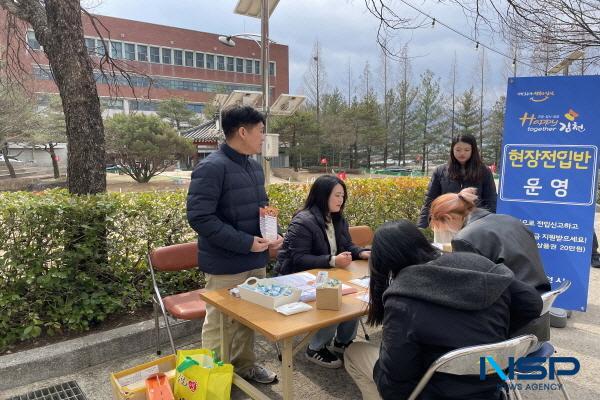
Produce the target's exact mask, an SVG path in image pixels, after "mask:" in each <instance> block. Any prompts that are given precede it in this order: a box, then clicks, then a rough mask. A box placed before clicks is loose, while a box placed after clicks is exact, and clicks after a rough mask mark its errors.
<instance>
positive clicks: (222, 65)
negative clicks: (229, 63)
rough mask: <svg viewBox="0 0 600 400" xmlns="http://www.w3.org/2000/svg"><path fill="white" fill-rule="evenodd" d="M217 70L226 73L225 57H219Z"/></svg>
mask: <svg viewBox="0 0 600 400" xmlns="http://www.w3.org/2000/svg"><path fill="white" fill-rule="evenodd" d="M217 69H218V70H219V71H225V57H223V56H217Z"/></svg>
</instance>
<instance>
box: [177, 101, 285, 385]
mask: <svg viewBox="0 0 600 400" xmlns="http://www.w3.org/2000/svg"><path fill="white" fill-rule="evenodd" d="M221 119H222V122H221V123H222V127H223V131H224V133H225V143H224V144H222V145H221V147H220V148H219V150H218V151H216V152H214V153H212V154H211V155H209V156H208V157H206V158H205V159H204V160H202V161H201V162H200V163H199V164H198V166H197V167H196V168H195V169H194V172H193V173H192V181H191V183H190V188H189V192H188V197H187V217H188V221H189V223H190V225H191V227H192V228H193V229H194V230H195V231H196V232H197V233H198V265H199V266H200V270H201V271H203V272H204V276H205V280H206V286H205V287H206V289H208V290H214V289H221V288H225V287H234V286H236V285H238V284H241V283H243V282H244V281H246V279H247V278H249V277H257V278H264V277H265V275H266V269H265V266H266V264H267V262H268V258H269V253H268V251H267V250H268V249H269V247H271V248H273V249H276V248H278V247H279V246H281V243H282V241H283V238H281V237H279V239H278V240H276V241H274V242H272V243H269V242H268V241H267V239H264V238H262V237H261V234H260V226H259V208H260V207H264V206H266V205H267V203H268V198H267V193H266V191H265V187H264V184H265V177H264V173H263V170H262V168H261V166H260V164H259V163H258V162H256V161H255V160H253V159H251V158H250V156H251V155H254V154H259V153H260V152H261V150H262V143H263V141H264V127H265V117H264V116H263V115H262V114H261V113H259V112H258V111H256V110H255V109H254V108H252V107H248V106H246V107H239V106H236V107H233V108H229V109H227V110H224V111H223V115H222V118H221ZM225 329H227V330H228V331H229V337H231V338H232V343H231V356H232V357H231V361H232V364H233V365H234V366H235V369H236V373H238V374H239V375H241V376H242V377H244V378H245V379H251V380H254V381H256V382H260V383H271V382H273V381H274V380H275V378H276V377H277V375H276V374H275V373H273V372H271V371H269V370H267V369H266V368H264V367H262V366H259V365H256V364H255V361H256V356H255V354H254V331H253V330H252V329H250V328H248V327H246V326H244V325H242V324H240V323H239V322H237V321H228V322H227V323H226V325H225ZM220 343H221V334H220V313H219V312H218V311H217V310H216V309H215V308H214V307H211V306H210V305H207V306H206V317H205V318H204V325H203V326H202V347H204V348H207V349H211V350H214V351H215V352H216V353H217V354H219V353H220Z"/></svg>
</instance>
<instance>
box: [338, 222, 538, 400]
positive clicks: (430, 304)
mask: <svg viewBox="0 0 600 400" xmlns="http://www.w3.org/2000/svg"><path fill="white" fill-rule="evenodd" d="M370 272H371V280H370V288H369V289H370V290H369V293H370V302H369V313H368V323H370V324H372V325H379V324H382V325H383V333H382V339H381V346H380V347H379V348H378V347H377V346H375V345H373V344H370V343H365V342H362V343H361V342H357V343H353V344H352V345H350V347H348V349H347V350H346V353H345V355H344V362H345V365H346V370H347V371H348V373H349V374H350V376H352V378H353V379H354V380H355V382H356V383H357V386H358V387H359V389H360V390H361V392H362V395H363V399H366V400H371V399H379V398H383V399H390V400H402V399H407V398H408V397H409V396H410V394H411V393H412V391H413V390H414V389H415V387H416V385H417V383H418V382H419V380H420V379H421V377H422V376H423V374H424V373H425V372H426V370H427V369H428V368H429V366H430V365H431V364H432V363H433V362H434V361H435V360H436V359H438V358H439V357H440V356H442V355H443V354H445V353H447V352H449V351H452V350H455V349H458V348H462V347H467V346H475V345H482V344H489V343H497V342H501V341H504V340H507V339H508V338H509V337H510V336H511V332H512V331H514V330H517V329H519V328H520V327H521V326H523V325H524V324H526V323H527V322H528V321H529V320H531V319H532V318H535V317H536V316H538V315H539V313H540V311H541V309H542V299H541V298H540V296H539V295H538V294H537V292H536V290H535V289H534V288H533V287H531V286H529V285H526V284H524V283H522V282H521V281H519V280H517V279H515V276H514V274H513V273H512V271H511V270H510V269H509V268H507V267H506V266H505V265H503V264H496V263H494V262H492V261H490V260H488V259H486V258H485V257H482V256H480V255H477V254H470V253H449V254H443V255H440V253H439V252H438V251H437V250H436V249H434V248H433V247H432V246H431V245H430V244H429V243H428V242H427V239H426V238H425V237H424V236H423V234H422V233H421V231H419V229H418V228H417V227H416V226H415V225H414V224H413V223H412V222H409V221H406V220H402V221H398V222H391V223H387V224H385V225H383V226H382V227H380V228H379V229H378V230H377V232H375V237H374V239H373V247H372V255H371V259H370ZM502 387H503V383H502V381H501V380H500V379H499V378H498V377H497V376H496V375H494V376H489V377H488V379H486V380H484V381H482V380H480V378H479V375H464V376H457V375H451V374H445V373H436V374H434V375H433V377H432V378H431V380H430V381H429V383H428V384H427V386H426V387H425V389H424V390H423V392H422V393H421V395H420V396H419V399H421V400H451V399H452V400H458V399H461V400H462V399H470V400H492V399H494V400H495V399H501V398H502V393H501V391H500V390H499V388H502Z"/></svg>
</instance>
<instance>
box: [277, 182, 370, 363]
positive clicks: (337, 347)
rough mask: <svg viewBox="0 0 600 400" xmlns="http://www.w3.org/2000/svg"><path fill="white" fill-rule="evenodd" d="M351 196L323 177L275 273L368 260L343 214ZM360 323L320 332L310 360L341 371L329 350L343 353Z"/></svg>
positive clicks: (294, 227)
mask: <svg viewBox="0 0 600 400" xmlns="http://www.w3.org/2000/svg"><path fill="white" fill-rule="evenodd" d="M347 198H348V194H347V192H346V185H345V184H344V181H342V180H341V179H339V178H338V177H336V176H332V175H323V176H320V177H319V178H317V180H316V181H315V182H314V183H313V185H312V187H311V188H310V192H309V193H308V198H307V199H306V203H305V205H304V208H303V209H302V210H300V211H299V212H298V213H296V215H294V218H292V222H291V223H290V226H289V228H288V230H287V234H286V235H285V239H284V240H283V245H282V246H281V250H280V251H279V253H278V255H277V265H276V266H275V271H276V272H277V273H279V274H282V275H286V274H293V273H295V272H301V271H306V270H307V269H312V268H333V267H338V268H345V267H347V266H348V265H350V263H351V262H352V260H357V259H364V260H366V259H368V258H369V256H370V254H371V252H370V251H369V250H367V249H361V248H359V247H358V246H356V245H355V244H354V243H352V239H351V238H350V232H349V230H348V223H347V222H346V220H345V219H344V216H343V211H344V205H345V204H346V200H347ZM357 326H358V320H351V321H346V322H342V323H341V324H339V325H333V326H329V327H326V328H323V329H321V330H319V331H318V332H317V333H316V334H315V335H314V336H313V337H312V339H311V341H310V343H309V345H308V349H307V350H306V357H307V358H308V360H309V361H311V362H313V363H315V364H317V365H320V366H322V367H326V368H339V367H341V366H342V361H341V360H340V359H339V358H338V357H337V356H336V355H335V354H334V353H333V352H331V351H330V350H329V349H328V348H327V345H328V344H329V343H330V342H331V339H333V338H334V336H335V340H334V341H333V347H332V350H334V352H338V353H343V351H344V349H345V348H346V347H347V346H348V345H349V344H350V343H351V342H352V340H354V338H355V337H356V328H357Z"/></svg>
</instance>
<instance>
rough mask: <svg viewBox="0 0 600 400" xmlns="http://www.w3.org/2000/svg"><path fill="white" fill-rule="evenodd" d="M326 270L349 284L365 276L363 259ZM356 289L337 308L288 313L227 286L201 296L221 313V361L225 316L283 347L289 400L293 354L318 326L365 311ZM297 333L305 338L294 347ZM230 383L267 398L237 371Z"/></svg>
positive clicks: (224, 356) (283, 374)
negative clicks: (231, 291)
mask: <svg viewBox="0 0 600 400" xmlns="http://www.w3.org/2000/svg"><path fill="white" fill-rule="evenodd" d="M317 271H319V270H317V269H315V270H310V271H308V272H311V273H312V274H315V275H316V273H317ZM327 271H328V272H329V277H330V278H336V279H339V280H340V281H342V282H344V283H346V284H348V281H349V280H351V279H355V278H362V277H364V276H365V275H367V274H368V265H367V262H366V261H353V262H352V264H350V265H349V266H348V267H347V268H333V269H329V270H327ZM356 288H357V289H358V293H354V294H349V295H346V296H342V307H341V309H340V310H339V311H331V310H317V309H316V306H315V303H314V301H313V302H309V303H308V304H310V305H312V306H313V309H312V310H310V311H307V312H303V313H299V314H294V315H290V316H285V315H283V314H279V313H278V312H276V311H274V310H269V309H267V308H264V307H261V306H259V305H257V304H254V303H250V302H247V301H244V300H241V299H239V298H236V297H234V296H232V295H230V294H229V289H219V290H212V291H207V292H203V293H201V294H200V297H201V298H202V299H203V300H204V301H206V302H207V303H208V304H210V305H212V306H214V307H215V308H217V309H218V310H219V311H220V312H221V358H222V359H223V361H225V362H229V361H230V354H229V350H230V343H231V338H229V337H226V331H225V330H224V329H223V327H224V323H225V318H226V316H229V317H231V318H233V319H235V320H236V321H239V322H240V323H242V324H243V325H245V326H247V327H249V328H251V329H253V330H254V331H256V332H258V333H260V334H262V335H263V336H264V337H265V338H267V339H268V340H271V341H273V342H279V343H280V345H281V349H282V350H281V356H282V366H281V374H280V379H281V383H282V385H283V398H284V400H288V399H292V398H293V396H294V390H293V383H292V378H293V361H292V358H293V356H294V354H296V353H297V352H298V351H299V350H301V349H303V348H305V346H306V345H307V343H308V341H309V340H310V338H311V337H312V335H313V334H314V333H315V332H317V331H318V330H319V329H321V328H324V327H326V326H330V325H334V324H338V323H340V322H344V321H348V320H351V319H355V318H359V317H361V316H363V315H365V314H366V312H367V307H366V306H367V305H366V303H365V302H364V301H362V300H359V299H358V297H357V296H358V294H359V293H361V292H364V291H365V289H364V288H361V287H358V286H357V287H356ZM299 335H304V337H303V338H302V341H301V342H300V343H299V344H298V345H297V346H296V347H294V346H293V343H294V337H295V336H299ZM226 344H227V345H226ZM233 383H234V385H236V386H237V387H239V388H240V389H241V390H242V391H244V392H245V393H246V394H248V395H249V396H250V397H252V398H253V399H257V400H263V399H265V400H266V399H268V397H266V396H265V395H264V394H263V393H262V392H261V391H259V390H258V389H256V388H255V387H254V386H252V385H251V384H250V383H249V382H247V381H246V380H244V379H243V378H242V377H240V376H239V375H237V374H235V375H234V379H233Z"/></svg>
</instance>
